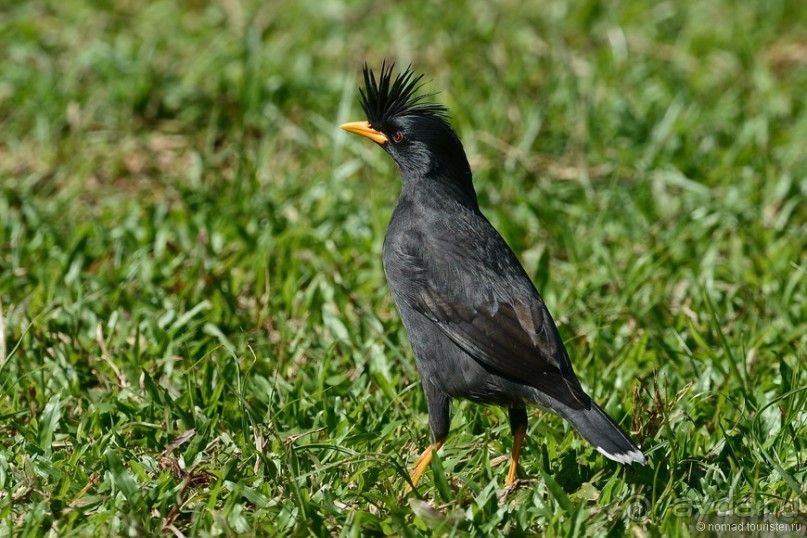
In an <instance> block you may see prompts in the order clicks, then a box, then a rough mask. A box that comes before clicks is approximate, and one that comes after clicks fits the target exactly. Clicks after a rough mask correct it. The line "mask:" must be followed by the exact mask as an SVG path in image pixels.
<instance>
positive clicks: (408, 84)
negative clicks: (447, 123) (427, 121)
mask: <svg viewBox="0 0 807 538" xmlns="http://www.w3.org/2000/svg"><path fill="white" fill-rule="evenodd" d="M393 67H395V64H394V63H391V64H390V65H389V67H387V62H386V61H385V62H384V63H382V64H381V76H379V77H378V79H377V80H376V76H375V73H373V71H372V70H371V69H370V68H369V67H367V64H364V68H363V69H362V70H363V72H364V88H363V89H362V88H359V92H360V93H361V107H362V108H363V109H364V113H365V115H366V116H367V121H369V122H370V125H372V126H374V127H375V128H378V127H380V126H381V125H384V123H385V122H386V121H387V120H389V119H390V118H394V117H400V116H435V117H438V118H442V119H445V118H446V115H447V113H448V111H447V110H446V107H444V106H443V105H441V104H439V103H424V102H423V100H424V99H426V98H428V97H431V96H433V95H434V94H433V93H427V94H423V95H415V94H416V93H417V92H418V90H420V88H422V87H423V85H422V84H418V82H420V80H421V79H422V78H423V75H418V76H415V74H414V73H413V72H412V66H411V65H410V66H409V67H407V68H406V70H405V71H404V72H403V73H399V74H398V76H397V77H395V80H394V81H393V80H392V69H393Z"/></svg>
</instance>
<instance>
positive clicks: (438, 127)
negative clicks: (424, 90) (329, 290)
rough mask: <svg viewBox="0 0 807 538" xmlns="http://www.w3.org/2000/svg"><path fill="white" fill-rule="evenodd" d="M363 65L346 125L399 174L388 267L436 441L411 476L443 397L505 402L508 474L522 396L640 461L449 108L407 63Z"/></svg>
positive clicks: (523, 425) (442, 429)
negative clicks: (472, 161)
mask: <svg viewBox="0 0 807 538" xmlns="http://www.w3.org/2000/svg"><path fill="white" fill-rule="evenodd" d="M392 71H393V65H390V66H389V67H388V68H387V67H386V65H382V67H381V74H380V76H379V77H378V78H377V79H376V76H375V74H374V73H373V72H372V71H371V70H369V69H368V67H367V66H366V65H365V66H364V89H360V90H359V91H360V93H361V105H362V108H363V109H364V113H365V115H366V116H367V121H360V122H352V123H346V124H344V125H342V126H341V128H342V129H344V130H346V131H350V132H352V133H356V134H359V135H362V136H365V137H367V138H369V139H370V140H373V141H374V142H376V143H377V144H379V145H380V146H381V147H382V148H384V150H385V151H386V152H387V153H388V154H389V155H390V157H392V160H393V161H395V164H396V165H397V166H398V170H399V172H400V174H401V178H402V180H403V186H402V189H401V194H400V197H399V199H398V203H397V205H396V207H395V211H394V212H393V214H392V220H391V221H390V223H389V227H388V228H387V234H386V237H385V238H384V272H385V273H386V276H387V281H388V283H389V287H390V290H391V291H392V296H393V299H394V300H395V304H396V305H397V307H398V312H399V313H400V316H401V320H402V321H403V324H404V327H405V328H406V331H407V333H408V334H409V340H410V342H411V344H412V349H413V351H414V353H415V359H416V362H417V368H418V372H419V373H420V377H421V382H422V384H423V390H424V392H425V394H426V401H427V403H428V408H429V426H430V429H431V435H432V444H431V446H430V447H429V448H427V449H426V450H425V451H424V452H423V454H422V455H421V456H420V457H419V458H418V460H417V462H416V463H415V466H414V468H413V470H412V475H411V480H412V483H413V484H414V485H417V483H418V481H419V480H420V477H421V475H422V474H423V471H424V470H425V469H426V467H427V466H428V465H429V463H430V462H431V459H432V454H433V451H434V450H438V449H439V448H440V447H441V446H442V445H443V442H444V441H445V439H446V437H447V435H448V429H449V400H450V399H451V398H466V399H468V400H471V401H473V402H477V403H482V404H498V405H501V406H505V407H507V408H508V411H509V419H510V429H511V431H512V433H513V436H514V441H513V451H512V455H511V459H510V469H509V472H508V473H507V479H506V482H505V484H507V485H508V486H509V485H511V484H513V483H514V481H515V478H516V469H517V466H518V456H519V453H520V452H521V446H522V442H523V440H524V436H525V434H526V432H527V412H526V409H525V406H526V405H528V404H538V405H539V406H541V407H543V408H546V409H550V410H551V411H553V412H555V413H557V414H558V415H560V416H561V417H563V418H564V419H566V420H567V421H569V422H570V423H571V425H572V426H573V427H574V428H575V429H576V430H577V431H578V432H579V433H580V435H582V436H583V438H584V439H586V440H587V441H588V442H589V443H591V444H592V445H594V447H595V448H596V449H597V450H598V451H599V452H600V453H602V454H603V455H604V456H605V457H607V458H609V459H612V460H614V461H618V462H620V463H631V462H637V463H640V464H644V463H645V461H646V460H645V457H644V455H643V454H642V452H641V450H639V447H637V446H636V444H634V442H633V441H631V439H630V438H629V437H628V436H627V435H626V434H625V433H624V432H623V431H622V430H621V429H620V428H619V426H617V425H616V423H615V422H614V421H613V420H612V419H611V418H610V417H609V416H608V415H607V414H605V412H604V411H603V410H602V409H601V408H600V407H599V406H598V405H597V404H596V403H594V402H593V401H591V398H590V397H589V396H588V395H587V394H586V393H585V391H583V388H582V387H581V386H580V383H579V382H578V381H577V377H576V376H575V374H574V371H573V370H572V365H571V363H570V362H569V355H568V353H567V352H566V348H565V347H564V345H563V341H562V340H561V338H560V335H559V334H558V329H557V328H556V327H555V323H554V321H553V320H552V316H550V314H549V311H548V310H547V308H546V305H545V304H544V301H543V300H542V299H541V296H540V295H539V294H538V291H537V290H536V289H535V286H534V285H533V283H532V281H531V280H530V278H529V276H527V273H526V272H525V271H524V268H523V267H522V266H521V264H520V263H519V262H518V260H517V259H516V256H515V254H513V251H512V250H510V247H509V246H508V245H507V243H506V242H505V241H504V239H502V237H501V236H500V235H499V233H498V232H497V231H496V229H495V228H493V226H492V225H491V224H490V222H488V220H487V219H486V218H485V216H484V215H483V214H482V212H481V211H480V210H479V204H478V203H477V199H476V191H475V190H474V186H473V183H472V176H471V168H470V166H469V164H468V159H467V158H466V156H465V150H464V149H463V147H462V143H461V142H460V139H459V138H458V137H457V135H456V133H455V132H454V130H453V129H452V128H451V126H450V125H449V124H448V121H447V110H446V108H445V107H444V106H442V105H440V104H436V103H430V102H425V101H424V99H425V98H427V97H430V96H431V95H432V94H429V95H420V96H418V95H417V93H418V91H419V89H420V87H421V86H420V85H419V82H420V80H421V78H423V75H420V76H417V77H416V76H414V74H413V72H412V70H411V66H410V67H409V68H408V69H406V71H404V72H403V73H400V74H399V75H398V76H397V77H395V79H394V80H393V78H392Z"/></svg>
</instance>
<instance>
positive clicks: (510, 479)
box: [504, 426, 527, 486]
mask: <svg viewBox="0 0 807 538" xmlns="http://www.w3.org/2000/svg"><path fill="white" fill-rule="evenodd" d="M526 435H527V427H526V426H519V427H518V428H517V429H516V430H515V431H514V432H513V452H512V453H511V454H510V470H509V471H507V479H506V480H505V481H504V485H505V486H512V485H513V483H515V481H516V471H517V470H518V456H519V454H521V446H522V445H523V444H524V437H525V436H526Z"/></svg>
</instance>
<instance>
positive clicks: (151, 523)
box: [0, 0, 807, 536]
mask: <svg viewBox="0 0 807 538" xmlns="http://www.w3.org/2000/svg"><path fill="white" fill-rule="evenodd" d="M384 59H386V60H393V61H395V62H397V65H398V66H399V67H401V68H404V67H406V66H407V65H409V64H410V63H411V64H412V66H413V68H414V70H415V71H416V72H420V73H424V74H425V78H424V81H426V86H425V88H424V91H428V92H437V96H436V97H434V98H433V99H435V100H439V101H441V102H443V103H444V104H446V105H447V106H448V108H449V110H450V112H451V123H452V124H453V126H454V127H455V129H456V130H457V132H458V134H459V135H460V137H461V139H462V140H463V143H464V145H465V148H466V151H467V153H468V156H469V159H470V161H471V165H472V168H473V169H474V173H475V183H476V187H477V191H478V192H479V196H480V205H481V206H482V208H483V211H484V212H485V214H486V215H487V216H488V218H489V219H490V220H491V221H492V222H493V223H494V225H495V226H496V227H497V228H498V229H499V230H500V231H501V232H502V234H503V235H504V237H505V239H507V241H508V242H509V243H510V245H511V246H512V247H513V249H514V250H515V251H516V253H517V254H518V256H519V257H520V259H521V260H522V261H523V262H524V264H525V267H526V268H527V270H528V272H529V273H530V275H531V276H532V277H533V279H534V281H535V283H536V286H537V287H538V289H539V290H540V291H541V293H542V295H543V296H544V298H545V300H546V302H547V304H548V306H549V308H550V310H551V311H552V312H553V314H554V316H555V318H556V320H557V321H558V323H559V325H560V330H561V334H562V335H563V337H564V339H565V340H566V342H567V346H568V347H569V349H570V354H571V355H572V356H573V362H574V364H575V368H576V371H577V373H578V375H579V377H580V378H581V381H582V382H583V385H584V386H585V387H586V388H587V389H588V390H589V391H590V392H591V393H592V396H594V398H595V399H596V400H597V401H599V402H600V404H601V405H603V407H605V408H606V409H607V410H608V412H609V413H610V414H611V415H612V416H614V417H616V418H617V419H618V421H619V422H620V423H621V424H622V425H624V426H625V427H626V428H629V429H632V430H633V433H634V435H636V436H637V438H639V439H640V440H641V443H642V445H643V447H644V448H645V449H646V450H647V453H648V456H649V459H650V460H651V465H650V466H649V467H647V468H644V469H630V470H626V469H624V468H621V467H617V466H616V465H615V464H612V463H610V462H607V461H606V460H604V459H603V458H601V457H599V456H597V455H596V453H594V452H593V451H592V450H591V449H590V447H588V446H586V445H585V444H584V442H583V441H582V440H580V439H579V438H578V437H577V436H575V435H574V434H573V433H571V432H570V430H569V429H568V428H567V427H566V426H565V425H564V424H563V423H562V422H561V421H560V420H559V419H557V418H556V417H552V416H548V415H544V414H537V413H535V414H531V427H530V434H529V438H528V442H527V445H526V451H525V453H524V455H523V457H522V464H523V470H522V475H521V476H522V478H523V479H524V482H523V484H522V488H520V489H519V490H517V491H516V492H515V493H513V494H511V495H510V496H509V497H507V498H506V499H503V500H497V498H496V491H497V488H498V487H500V485H501V482H502V481H503V478H504V464H503V462H504V460H501V458H500V456H503V455H505V454H507V452H508V450H509V447H510V443H511V437H510V435H509V432H508V428H507V421H506V414H505V413H503V411H502V410H500V409H496V408H484V407H479V406H472V405H468V404H465V403H458V404H456V405H454V408H453V410H454V412H453V422H452V434H451V436H450V437H449V441H448V443H447V445H446V447H445V448H444V449H443V451H442V452H441V458H440V459H439V460H438V461H437V464H436V467H435V469H434V472H427V474H426V477H425V478H424V482H423V483H422V485H421V487H420V490H419V491H420V492H419V494H418V495H423V497H424V498H425V499H426V500H428V501H431V502H432V503H433V505H434V506H429V505H426V504H423V503H421V502H420V501H418V500H417V498H418V495H415V494H413V495H412V496H411V497H409V499H414V500H409V501H408V500H407V498H405V497H404V495H403V490H404V487H405V484H406V481H405V476H406V468H407V467H408V466H409V465H411V463H412V461H413V460H414V458H415V457H416V454H418V453H419V452H420V451H421V450H422V449H423V447H425V446H426V445H427V443H428V437H427V435H428V434H427V422H426V407H425V402H424V399H423V396H422V393H421V389H420V386H419V380H418V377H417V374H416V372H415V370H414V361H413V358H412V354H411V351H410V349H409V346H408V342H407V340H406V336H405V334H404V333H403V329H402V327H401V325H400V322H399V321H398V318H397V314H396V312H395V310H394V306H393V305H392V302H391V299H390V297H389V294H388V291H387V288H386V283H385V280H384V275H383V270H382V267H381V255H380V251H381V243H382V240H383V235H384V230H385V227H386V223H387V222H388V220H389V216H390V214H391V211H392V209H393V207H394V204H395V200H396V197H397V194H398V190H399V179H398V176H397V173H396V170H395V169H394V165H393V163H392V162H391V161H390V160H389V158H388V157H387V156H386V155H385V154H384V152H383V151H382V150H380V149H379V148H378V147H376V146H375V145H374V144H371V143H369V142H368V141H366V140H364V139H360V138H359V137H351V136H350V135H348V134H347V133H344V132H342V131H340V130H339V129H338V125H339V124H340V123H342V122H345V121H352V120H360V119H363V118H362V116H361V110H360V107H359V106H358V85H359V83H360V72H361V66H362V65H363V63H364V62H367V63H368V64H369V65H370V66H371V67H375V68H379V67H380V65H381V62H382V61H383V60H384ZM805 88H807V4H805V3H804V2H802V1H798V0H793V1H785V0H772V1H767V2H736V1H732V0H716V1H715V0H709V1H707V0H685V1H682V2H672V1H659V2H652V3H646V2H639V1H637V0H620V1H617V2H604V1H598V0H587V1H583V2H568V1H562V0H549V1H544V2H515V1H498V2H482V1H478V2H476V1H471V2H445V3H440V4H437V3H430V2H419V1H416V2H407V3H391V2H380V3H379V2H360V1H346V2H343V1H332V0H325V1H316V2H315V1H307V0H303V1H298V2H277V1H268V2H258V1H250V0H244V1H238V0H220V1H218V2H201V1H187V2H170V1H161V0H157V1H136V0H128V1H120V2H108V1H98V2H87V1H82V0H63V1H59V2H55V1H54V2H46V1H28V2H3V3H1V4H0V418H2V420H0V438H2V439H3V442H2V443H1V444H0V529H2V530H0V533H6V532H11V531H12V530H15V532H20V533H23V534H26V533H27V534H28V535H44V534H46V533H48V532H52V533H55V534H58V535H61V534H65V535H67V534H70V533H74V534H75V535H86V534H89V533H92V532H101V533H102V534H111V535H116V534H143V533H148V534H151V533H157V532H166V533H169V532H170V533H173V534H175V535H183V534H188V535H207V534H235V533H242V532H247V533H252V534H255V535H279V534H297V535H306V534H314V535H324V534H331V535H337V534H340V533H341V534H344V535H349V534H351V533H356V534H406V535H421V534H423V535H428V534H432V533H438V534H439V533H441V532H449V531H452V529H453V530H454V531H456V532H475V533H485V534H490V533H503V534H512V533H515V534H517V535H519V534H520V535H525V534H526V535H529V534H531V533H548V534H550V535H552V534H561V535H565V536H568V535H571V534H573V533H575V532H577V533H582V534H586V535H602V534H609V533H616V534H622V533H624V532H626V531H627V530H628V529H636V530H634V531H633V532H638V533H640V534H637V535H642V536H644V535H647V534H648V533H649V534H650V535H656V534H669V533H670V532H673V531H676V532H677V531H680V529H682V528H684V527H686V526H687V525H689V524H690V523H691V521H692V517H694V516H697V515H699V514H705V513H712V512H714V510H715V506H717V503H718V502H724V503H729V505H730V506H731V507H736V508H737V509H738V510H739V507H741V506H745V505H743V504H742V503H749V502H750V503H752V505H753V507H754V510H752V513H753V514H759V513H763V512H764V513H768V512H777V513H781V512H787V510H788V509H790V510H791V512H792V511H793V510H792V509H793V508H794V504H793V503H794V502H795V503H796V506H797V507H798V506H801V508H800V509H799V510H800V511H802V512H803V511H804V508H803V504H802V505H798V503H799V502H801V501H799V499H803V495H804V479H805V469H806V468H807V466H805V465H804V458H805V456H804V454H805V452H804V451H805V447H804V439H805V438H807V431H806V430H807V425H806V423H807V412H805V399H806V397H805V390H804V387H805V381H804V374H803V366H802V363H803V362H804V357H805V355H807V337H806V336H805V334H807V298H805V295H806V294H807V278H805V248H807V224H806V223H807V209H806V208H807V204H806V203H805V202H807V151H805V147H807V114H806V113H805V106H806V105H807V97H805V95H806V94H805V91H804V90H805ZM637 503H638V504H637ZM637 507H638V508H637ZM766 510H767V512H765V511H766ZM799 510H797V511H799Z"/></svg>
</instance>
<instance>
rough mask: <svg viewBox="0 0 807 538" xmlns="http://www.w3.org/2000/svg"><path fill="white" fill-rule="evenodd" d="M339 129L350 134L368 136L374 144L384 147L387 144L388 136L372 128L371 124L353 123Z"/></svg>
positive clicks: (365, 122) (345, 124) (344, 124)
mask: <svg viewBox="0 0 807 538" xmlns="http://www.w3.org/2000/svg"><path fill="white" fill-rule="evenodd" d="M339 127H340V128H341V129H344V130H345V131H347V132H349V133H355V134H357V135H361V136H366V137H367V138H369V139H370V140H372V141H373V142H377V143H379V144H382V145H383V144H386V143H387V135H385V134H384V133H382V132H381V131H376V130H375V129H373V128H372V127H370V122H367V121H352V122H350V123H343V124H342V125H340V126H339Z"/></svg>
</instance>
